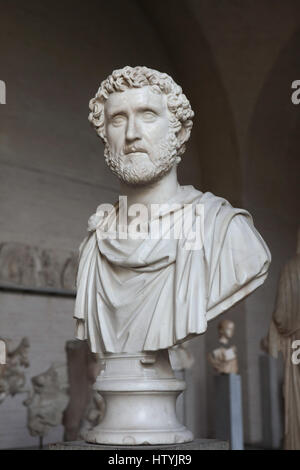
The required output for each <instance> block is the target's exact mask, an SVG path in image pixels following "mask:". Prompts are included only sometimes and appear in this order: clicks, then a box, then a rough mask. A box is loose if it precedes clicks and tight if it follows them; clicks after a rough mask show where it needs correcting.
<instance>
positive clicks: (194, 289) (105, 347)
mask: <svg viewBox="0 0 300 470" xmlns="http://www.w3.org/2000/svg"><path fill="white" fill-rule="evenodd" d="M168 203H169V205H170V206H171V205H172V204H177V205H178V206H179V207H180V208H182V207H183V206H184V205H185V204H190V205H192V207H193V208H195V214H196V217H195V224H196V219H197V214H198V217H200V215H199V211H197V206H198V205H201V207H202V208H203V212H202V214H203V217H202V219H201V224H202V229H203V240H202V242H203V246H202V247H201V249H190V250H189V249H186V242H187V239H186V237H185V236H183V237H182V238H179V239H175V238H172V237H170V239H165V237H164V238H163V237H161V238H160V239H141V240H135V241H134V243H132V240H124V239H110V238H103V237H102V230H103V224H104V222H105V220H107V219H103V218H102V219H101V218H98V219H97V214H96V216H94V217H93V219H92V221H91V223H90V227H89V230H90V232H89V235H88V236H87V237H86V238H85V240H84V241H83V243H82V245H81V247H80V261H79V269H78V276H77V298H76V304H75V314H74V317H75V318H76V319H77V338H79V339H86V338H87V339H88V341H89V344H90V347H91V350H92V351H93V352H98V353H103V352H111V353H117V352H127V353H131V352H140V351H155V350H158V349H165V348H170V347H172V346H173V345H175V344H178V343H181V342H183V341H186V340H187V339H190V338H192V337H194V336H195V335H199V334H202V333H204V332H205V331H206V329H207V322H208V321H209V320H211V319H213V318H215V317H216V316H217V315H220V314H221V313H222V312H224V311H226V310H227V309H229V308H230V307H231V306H233V305H234V304H235V303H236V302H238V301H239V300H241V299H242V298H244V297H245V296H246V295H248V294H250V293H251V292H252V291H253V290H254V289H256V288H257V287H258V286H260V285H261V284H262V283H263V282H264V280H265V279H266V276H267V270H268V267H269V264H270V259H271V257H270V252H269V250H268V248H267V246H266V244H265V242H264V241H263V239H262V237H261V236H260V234H259V233H258V232H257V231H256V229H255V228H254V226H253V223H252V218H251V216H250V214H249V213H248V212H247V211H245V210H243V209H235V208H233V207H232V206H231V205H230V204H229V202H227V201H226V200H225V199H223V198H221V197H217V196H214V195H213V194H212V193H210V192H207V193H201V192H200V191H198V190H196V189H195V188H194V187H193V186H179V189H178V191H177V193H176V194H175V196H174V197H172V198H171V199H170V200H169V201H168ZM117 206H118V203H117V204H116V207H117ZM170 210H171V209H170ZM178 210H179V209H178ZM173 212H174V211H173ZM109 216H110V214H108V216H107V217H108V218H109ZM167 216H170V211H168V210H165V209H161V211H158V213H157V217H160V219H161V220H163V219H164V217H167ZM175 216H176V211H175ZM112 217H114V216H112ZM151 223H152V221H151ZM195 224H194V225H193V227H196V226H197V227H198V225H195ZM171 228H172V227H171Z"/></svg>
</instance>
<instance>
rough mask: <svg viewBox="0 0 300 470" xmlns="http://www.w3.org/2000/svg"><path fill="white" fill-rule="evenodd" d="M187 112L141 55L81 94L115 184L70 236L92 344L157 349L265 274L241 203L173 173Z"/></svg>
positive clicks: (262, 253)
mask: <svg viewBox="0 0 300 470" xmlns="http://www.w3.org/2000/svg"><path fill="white" fill-rule="evenodd" d="M193 117H194V112H193V111H192V108H191V105H190V103H189V101H188V99H187V97H186V96H185V95H184V94H183V92H182V89H181V87H180V86H179V85H177V84H176V83H175V82H174V80H173V79H172V78H171V77H170V76H168V75H167V74H165V73H160V72H158V71H156V70H151V69H149V68H147V67H129V66H127V67H124V68H123V69H121V70H115V71H114V72H113V73H112V74H111V75H110V76H109V77H108V78H107V79H106V80H104V81H103V82H102V83H101V85H100V88H99V90H98V92H97V94H96V96H95V97H94V98H93V99H92V100H91V101H90V114H89V121H90V122H91V124H92V125H93V127H94V128H95V130H96V132H97V134H98V136H99V137H100V138H101V139H102V141H103V142H104V145H105V151H104V156H105V160H106V163H107V165H108V166H109V168H110V169H111V170H112V172H113V173H114V174H115V175H116V176H117V177H118V178H119V180H120V195H121V196H122V198H119V201H118V202H116V203H115V204H114V205H110V204H106V205H105V204H102V205H101V206H99V207H98V209H97V211H96V213H95V214H94V215H93V216H91V218H90V220H89V223H88V235H87V237H86V238H85V240H84V241H83V242H82V244H81V246H80V261H79V269H78V276H77V298H76V304H75V314H74V317H75V319H76V320H77V332H76V336H77V338H78V339H87V340H88V342H89V344H90V347H91V350H92V351H93V352H95V353H100V354H102V355H103V356H106V357H107V355H117V357H121V356H122V355H123V356H122V357H129V356H130V355H134V354H136V353H139V354H144V355H146V356H145V357H146V359H145V358H144V359H143V360H142V363H144V362H143V361H145V362H147V361H148V359H149V358H148V356H149V354H150V356H151V353H155V352H158V353H159V354H160V357H165V356H164V351H167V350H168V349H169V348H171V347H173V346H175V345H177V344H180V343H183V342H184V341H186V340H188V339H191V338H193V337H194V336H196V335H200V334H203V333H205V331H206V329H207V323H208V321H209V320H211V319H213V318H215V317H217V316H218V315H220V314H222V313H223V312H224V311H226V310H227V309H229V308H230V307H231V306H233V305H234V304H235V303H236V302H238V301H239V300H241V299H243V298H244V297H245V296H247V295H248V294H250V293H251V292H252V291H254V290H255V289H256V288H257V287H259V286H260V285H261V284H262V283H263V282H264V280H265V279H266V277H267V271H268V267H269V263H270V252H269V250H268V248H267V246H266V244H265V242H264V241H263V239H262V237H261V236H260V234H259V233H258V232H257V231H256V229H255V227H254V225H253V222H252V218H251V216H250V214H249V213H248V212H247V211H246V210H244V209H235V208H233V207H232V206H231V205H230V203H229V202H227V201H226V200H225V199H223V198H222V197H218V196H215V195H213V194H212V193H210V192H205V193H203V192H201V191H199V190H197V189H196V188H194V187H193V186H181V185H180V184H179V183H178V180H177V166H178V164H179V163H180V161H181V158H182V156H183V154H184V152H185V145H186V143H187V141H188V139H189V137H190V133H191V129H192V119H193ZM104 206H105V207H104ZM150 209H151V210H150ZM185 209H187V210H188V211H189V216H190V218H189V222H188V223H187V222H186V221H187V219H188V216H187V212H186V211H185ZM137 213H138V214H139V216H138V223H137V222H136V219H137V217H136V215H137ZM124 214H125V216H124ZM165 222H166V223H165ZM155 224H156V225H155ZM157 224H160V230H159V234H160V235H159V236H152V234H153V233H154V234H155V235H157V232H155V231H152V229H153V226H154V225H155V226H156V227H157ZM179 226H180V228H179V231H178V230H177V229H178V227H179ZM183 226H184V227H188V228H187V229H185V228H184V229H182V227H183ZM116 227H117V229H116ZM147 230H148V232H147ZM145 231H146V232H147V233H146V236H142V235H144V234H145ZM174 232H176V234H177V235H176V236H174ZM149 233H150V236H149ZM124 234H125V236H124ZM178 234H179V235H178ZM191 241H192V242H191ZM193 242H194V244H193ZM120 355H121V356H120ZM150 356H149V357H150ZM114 357H116V356H114ZM130 357H131V356H130ZM147 358H148V359H147ZM149 360H150V362H151V360H152V359H149ZM162 360H163V361H164V359H162ZM108 369H109V368H108ZM162 369H163V368H162ZM162 369H161V370H162ZM148 372H149V370H148ZM141 374H142V372H141ZM143 374H144V375H145V371H144V372H143ZM143 377H144V376H143ZM101 393H102V392H101ZM179 434H180V433H179ZM179 434H178V433H177V434H176V437H174V439H181V438H180V437H178V436H179ZM129 437H130V439H131V438H132V435H130V436H129ZM148 437H149V436H148ZM148 437H147V439H146V441H145V442H148V443H149V442H150V443H153V441H151V439H150V438H148ZM124 439H125V437H124ZM126 439H127V437H126ZM126 439H125V441H124V442H125V443H127V442H135V443H139V442H138V441H137V440H136V438H135V437H134V438H132V439H133V440H130V439H129V440H127V441H126ZM164 439H165V437H163V438H162V440H159V442H161V443H163V442H166V443H167V442H170V441H168V440H164ZM92 440H94V441H96V442H104V441H103V440H102V441H99V440H96V438H95V437H94V438H93V439H92ZM185 440H187V437H185ZM105 442H106V441H105ZM107 442H113V441H112V440H108V441H107ZM114 442H115V443H117V442H119V441H114ZM124 442H123V443H124ZM155 442H158V441H155ZM119 443H120V442H119Z"/></svg>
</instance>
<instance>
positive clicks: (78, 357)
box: [63, 340, 104, 441]
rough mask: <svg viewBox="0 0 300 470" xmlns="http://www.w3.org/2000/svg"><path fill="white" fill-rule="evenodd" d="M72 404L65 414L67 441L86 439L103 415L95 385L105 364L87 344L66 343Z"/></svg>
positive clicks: (102, 406) (64, 423)
mask: <svg viewBox="0 0 300 470" xmlns="http://www.w3.org/2000/svg"><path fill="white" fill-rule="evenodd" d="M66 353H67V362H68V376H69V387H70V388H69V395H70V400H69V404H68V406H67V408H66V409H65V411H64V416H63V425H64V427H65V432H64V440H65V441H76V440H78V439H80V438H82V439H85V436H86V433H87V432H88V431H89V429H91V428H93V427H94V426H96V425H97V424H99V422H100V420H101V419H102V417H103V414H104V401H103V399H102V397H101V395H99V393H98V392H96V391H95V390H93V385H94V383H95V380H96V378H97V376H98V375H99V373H100V371H101V368H102V361H101V360H100V358H99V356H98V355H97V354H93V353H92V352H91V351H90V349H89V347H88V344H87V342H86V341H79V340H70V341H67V343H66Z"/></svg>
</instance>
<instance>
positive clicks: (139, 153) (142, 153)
mask: <svg viewBox="0 0 300 470" xmlns="http://www.w3.org/2000/svg"><path fill="white" fill-rule="evenodd" d="M125 155H126V157H130V156H132V155H135V156H137V155H147V152H143V151H138V152H136V151H135V152H128V153H126V154H125Z"/></svg>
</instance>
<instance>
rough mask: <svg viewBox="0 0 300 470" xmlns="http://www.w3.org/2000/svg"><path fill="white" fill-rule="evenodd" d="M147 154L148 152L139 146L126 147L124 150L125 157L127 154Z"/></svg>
mask: <svg viewBox="0 0 300 470" xmlns="http://www.w3.org/2000/svg"><path fill="white" fill-rule="evenodd" d="M138 152H141V153H148V151H147V150H146V149H145V148H144V147H142V146H140V145H128V146H126V147H125V148H124V154H125V155H127V154H128V153H138Z"/></svg>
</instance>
